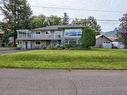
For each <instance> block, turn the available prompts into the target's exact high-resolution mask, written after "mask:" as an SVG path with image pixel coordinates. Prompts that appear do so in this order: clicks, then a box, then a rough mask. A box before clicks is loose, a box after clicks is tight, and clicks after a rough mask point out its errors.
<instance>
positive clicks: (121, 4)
mask: <svg viewBox="0 0 127 95" xmlns="http://www.w3.org/2000/svg"><path fill="white" fill-rule="evenodd" d="M28 1H29V2H30V4H31V6H32V9H33V13H34V14H35V15H38V14H45V15H47V16H49V15H58V16H63V13H64V12H67V13H68V15H69V16H70V17H72V18H85V17H88V16H94V17H95V18H97V19H106V20H107V19H108V20H110V19H111V20H118V19H119V18H121V17H122V15H123V14H124V13H126V11H127V0H28ZM35 6H43V7H62V8H76V9H89V10H106V11H122V12H118V13H114V12H93V11H72V10H63V9H52V8H50V9H48V8H42V7H35ZM98 23H99V24H100V25H101V26H102V30H103V31H110V30H113V29H114V28H115V27H118V25H119V22H98Z"/></svg>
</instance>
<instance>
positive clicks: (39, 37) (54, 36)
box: [17, 34, 62, 40]
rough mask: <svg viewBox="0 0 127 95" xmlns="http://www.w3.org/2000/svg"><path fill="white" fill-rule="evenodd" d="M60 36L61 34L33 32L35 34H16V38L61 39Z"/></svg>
mask: <svg viewBox="0 0 127 95" xmlns="http://www.w3.org/2000/svg"><path fill="white" fill-rule="evenodd" d="M61 38H62V36H61V35H49V34H48V35H47V34H46V35H44V34H43V35H42V34H38V35H37V34H35V35H33V34H32V35H31V34H26V35H20V34H19V35H18V37H17V39H18V40H20V39H21V40H53V39H58V40H59V39H61Z"/></svg>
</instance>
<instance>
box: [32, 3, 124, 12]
mask: <svg viewBox="0 0 127 95" xmlns="http://www.w3.org/2000/svg"><path fill="white" fill-rule="evenodd" d="M32 7H38V8H46V9H57V10H73V11H89V12H106V13H107V12H108V13H124V12H125V11H107V10H90V9H77V8H65V7H52V6H34V5H32Z"/></svg>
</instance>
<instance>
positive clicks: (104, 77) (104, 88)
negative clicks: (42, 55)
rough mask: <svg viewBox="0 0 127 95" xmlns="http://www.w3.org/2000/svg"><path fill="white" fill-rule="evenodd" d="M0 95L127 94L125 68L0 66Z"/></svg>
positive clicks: (126, 73) (126, 72)
mask: <svg viewBox="0 0 127 95" xmlns="http://www.w3.org/2000/svg"><path fill="white" fill-rule="evenodd" d="M0 95H127V71H87V70H84V71H83V70H74V71H71V72H69V71H66V70H26V69H25V70H23V69H0Z"/></svg>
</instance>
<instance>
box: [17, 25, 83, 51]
mask: <svg viewBox="0 0 127 95" xmlns="http://www.w3.org/2000/svg"><path fill="white" fill-rule="evenodd" d="M83 28H84V27H83V26H80V25H57V26H47V27H43V28H37V29H33V30H17V42H18V45H17V47H18V48H20V49H40V48H44V47H47V46H56V45H64V44H69V43H75V44H79V43H80V38H81V33H82V29H83Z"/></svg>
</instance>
